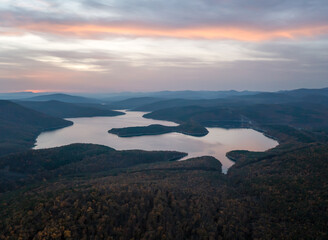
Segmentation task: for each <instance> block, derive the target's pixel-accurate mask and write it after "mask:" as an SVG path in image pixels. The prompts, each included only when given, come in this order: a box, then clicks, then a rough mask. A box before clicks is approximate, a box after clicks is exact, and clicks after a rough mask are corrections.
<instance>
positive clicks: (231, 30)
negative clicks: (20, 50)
mask: <svg viewBox="0 0 328 240" xmlns="http://www.w3.org/2000/svg"><path fill="white" fill-rule="evenodd" d="M19 28H20V29H21V30H25V31H36V32H44V33H52V34H60V35H74V36H79V37H86V38H93V37H99V36H102V35H119V36H131V37H169V38H186V39H232V40H239V41H265V40H272V39H280V38H287V39H295V38H298V37H304V36H306V37H314V36H318V35H323V34H328V25H323V26H305V27H299V28H291V29H281V30H263V29H254V28H240V27H227V26H218V27H213V26H211V27H186V28H168V27H150V26H138V25H135V26H133V25H112V26H110V25H94V24H76V25H69V24H56V23H33V24H27V25H21V26H19Z"/></svg>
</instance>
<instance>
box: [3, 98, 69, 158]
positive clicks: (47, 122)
mask: <svg viewBox="0 0 328 240" xmlns="http://www.w3.org/2000/svg"><path fill="white" fill-rule="evenodd" d="M71 124H72V122H70V121H66V120H63V119H60V118H55V117H51V116H48V115H45V114H43V113H39V112H36V111H34V110H31V109H28V108H25V107H22V106H20V105H18V104H15V103H13V102H10V101H5V100H0V133H1V134H0V155H4V154H7V153H11V152H16V151H20V150H23V149H27V148H30V147H32V146H33V144H34V141H35V138H36V137H37V135H38V134H40V133H41V132H42V131H45V130H51V129H56V128H62V127H66V126H69V125H71Z"/></svg>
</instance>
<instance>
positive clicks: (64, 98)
mask: <svg viewBox="0 0 328 240" xmlns="http://www.w3.org/2000/svg"><path fill="white" fill-rule="evenodd" d="M22 100H24V101H61V102H69V103H101V101H100V100H97V99H92V98H85V97H80V96H73V95H68V94H63V93H54V94H47V95H41V96H35V97H31V98H25V99H22Z"/></svg>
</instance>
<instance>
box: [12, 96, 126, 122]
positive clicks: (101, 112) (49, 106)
mask: <svg viewBox="0 0 328 240" xmlns="http://www.w3.org/2000/svg"><path fill="white" fill-rule="evenodd" d="M17 103H18V104H19V105H22V106H24V107H27V108H30V109H33V110H35V111H38V112H42V113H45V114H47V115H50V116H54V117H60V118H75V117H97V116H119V115H124V113H122V112H118V111H112V110H109V109H100V108H97V107H96V106H97V105H93V106H89V105H84V104H81V105H79V104H74V103H67V102H60V101H56V100H51V101H40V102H37V101H17Z"/></svg>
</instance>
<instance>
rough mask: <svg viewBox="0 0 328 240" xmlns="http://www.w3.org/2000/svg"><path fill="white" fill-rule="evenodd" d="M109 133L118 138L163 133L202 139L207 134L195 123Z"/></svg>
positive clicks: (124, 129)
mask: <svg viewBox="0 0 328 240" xmlns="http://www.w3.org/2000/svg"><path fill="white" fill-rule="evenodd" d="M108 132H109V133H112V134H116V135H117V136H119V137H137V136H146V135H160V134H165V133H172V132H177V133H182V134H185V135H190V136H194V137H203V136H206V135H207V134H208V130H207V129H206V128H205V127H203V126H201V125H200V124H198V123H195V122H186V123H182V124H180V125H179V126H163V125H160V124H152V125H149V126H142V127H126V128H112V129H111V130H109V131H108Z"/></svg>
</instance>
